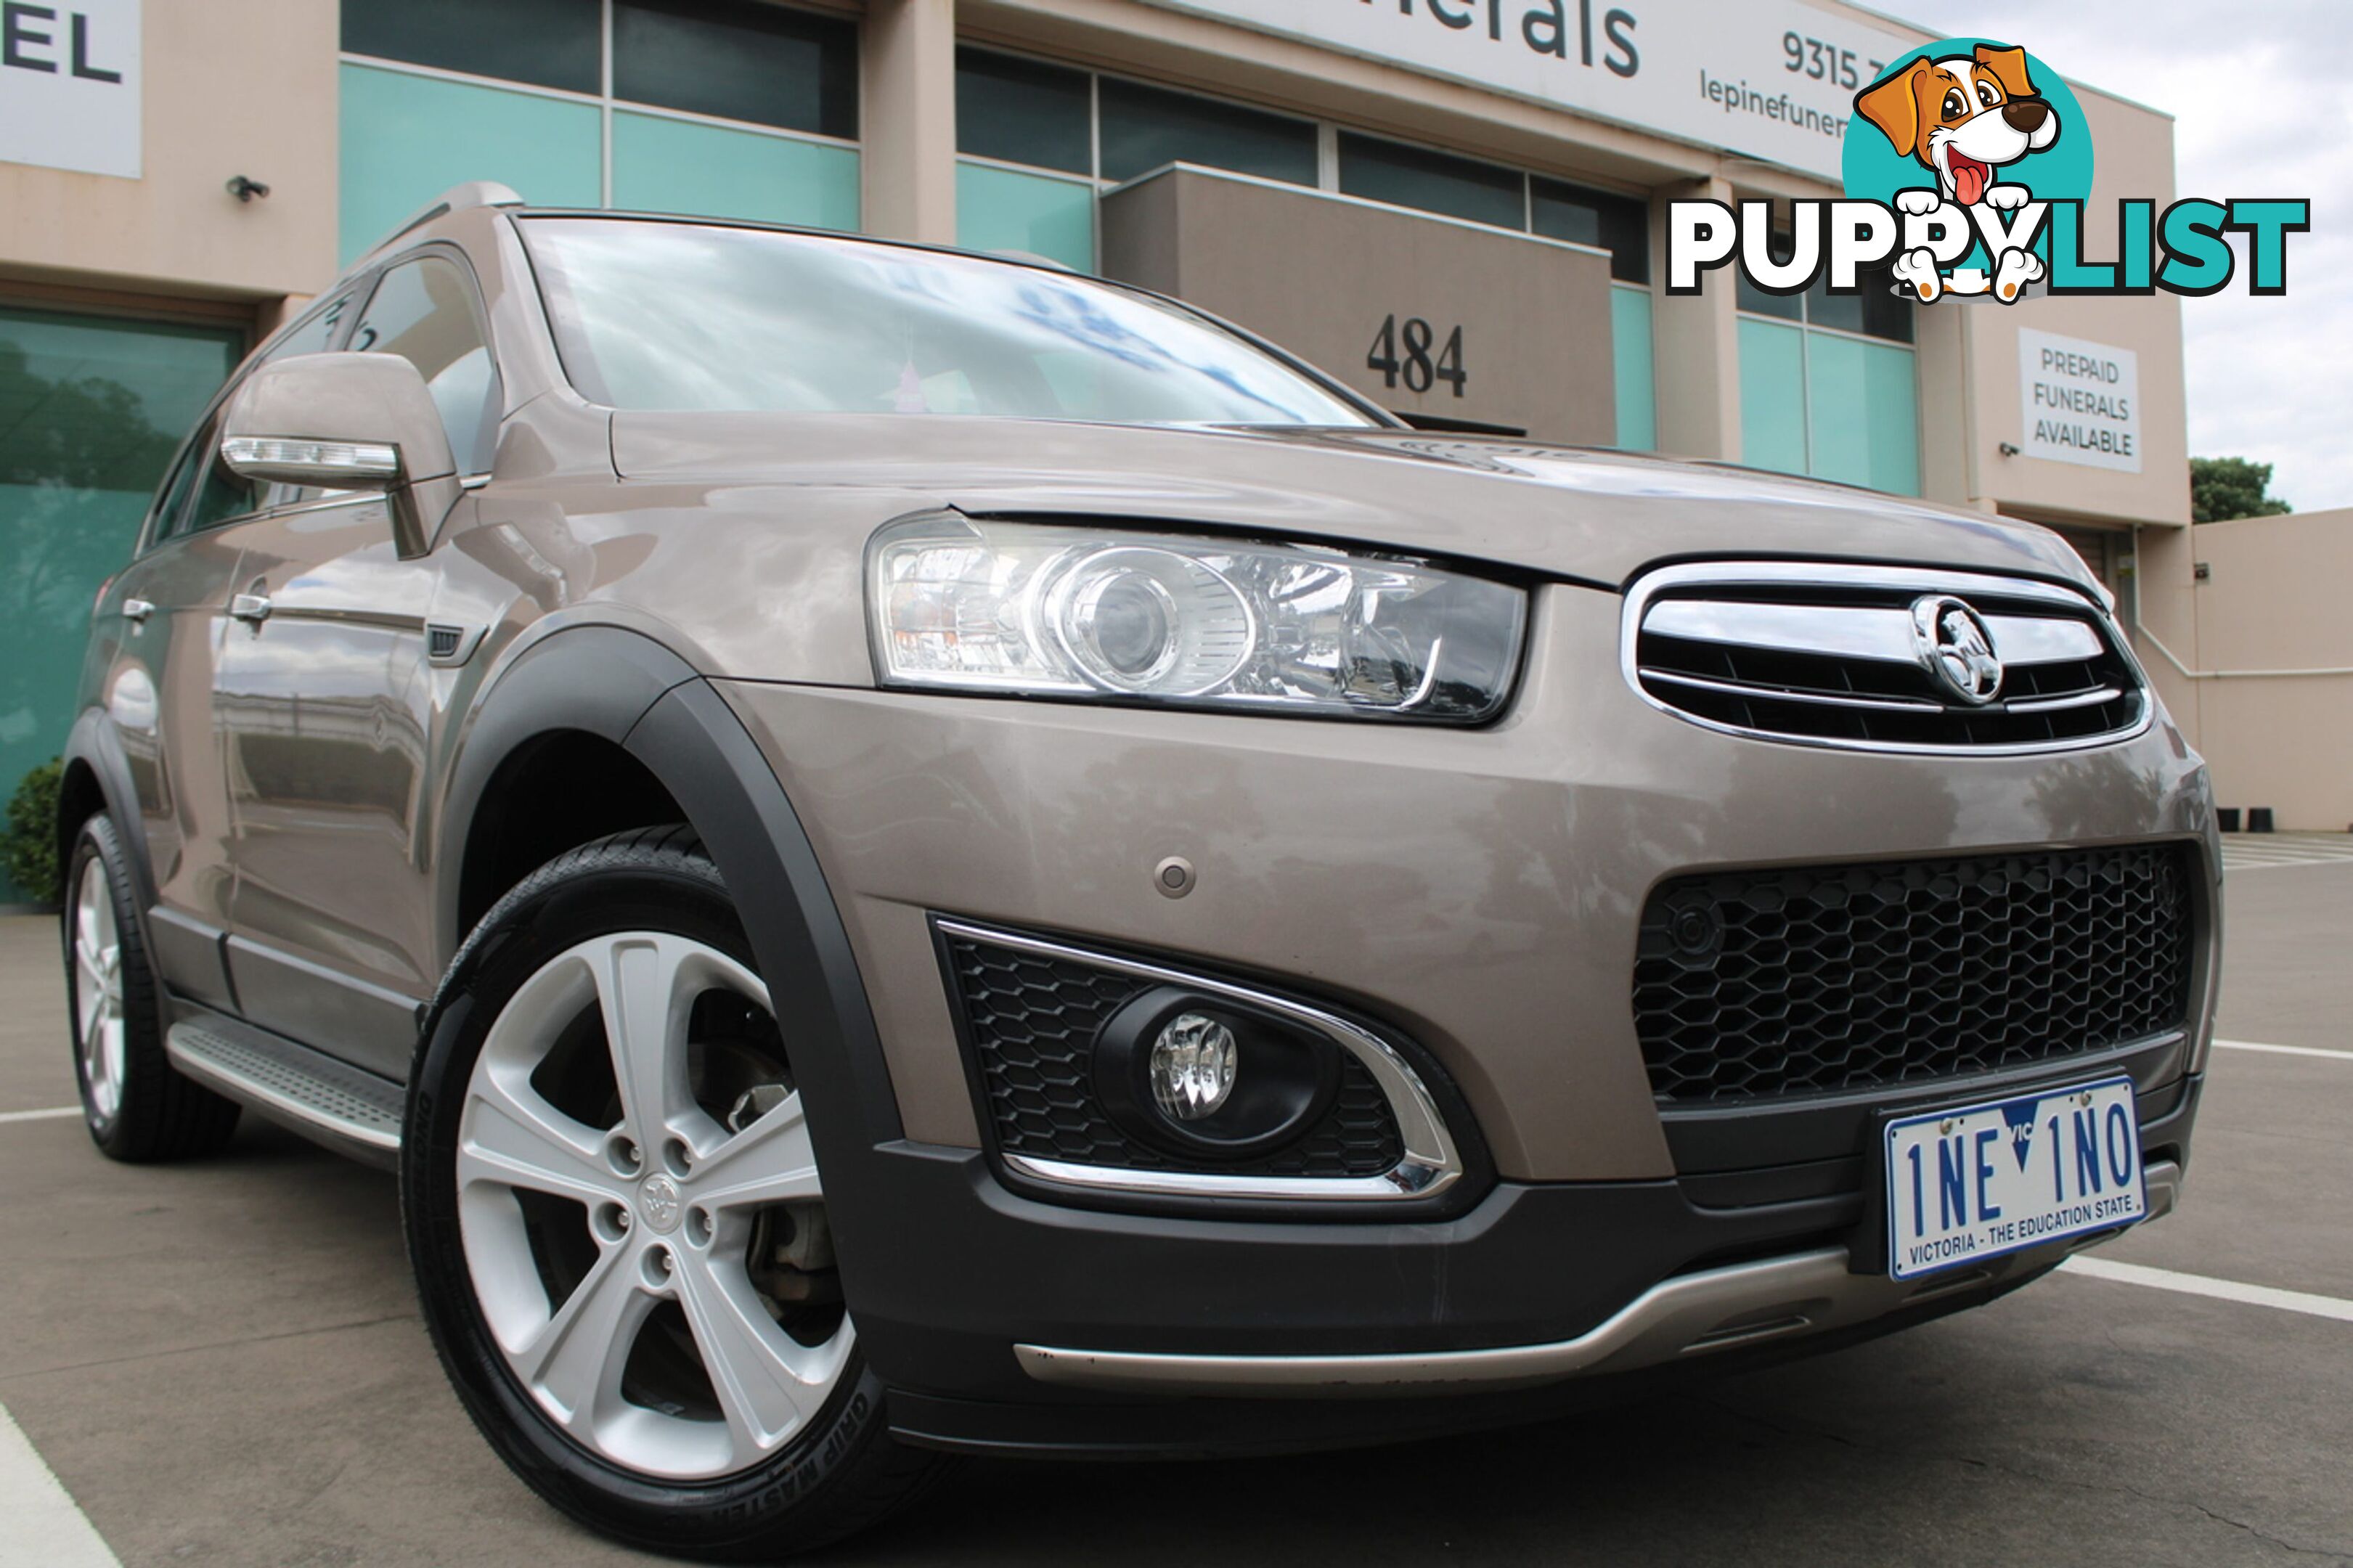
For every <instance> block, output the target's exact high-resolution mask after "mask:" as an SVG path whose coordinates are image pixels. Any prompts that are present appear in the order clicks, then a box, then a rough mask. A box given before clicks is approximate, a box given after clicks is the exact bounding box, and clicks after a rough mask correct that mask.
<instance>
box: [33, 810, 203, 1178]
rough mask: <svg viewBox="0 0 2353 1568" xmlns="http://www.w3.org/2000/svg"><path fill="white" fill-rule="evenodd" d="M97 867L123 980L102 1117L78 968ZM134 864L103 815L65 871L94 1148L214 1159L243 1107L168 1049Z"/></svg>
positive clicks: (74, 1015)
mask: <svg viewBox="0 0 2353 1568" xmlns="http://www.w3.org/2000/svg"><path fill="white" fill-rule="evenodd" d="M93 860H94V861H96V862H97V863H98V865H99V868H100V875H101V876H102V877H103V879H104V880H105V883H106V896H107V898H108V899H109V900H111V901H112V903H113V905H114V931H115V941H116V942H117V943H118V944H119V945H120V949H121V960H120V963H121V975H122V1083H121V1100H120V1101H119V1103H118V1105H117V1108H116V1110H115V1113H114V1114H113V1115H112V1116H111V1117H109V1116H103V1115H100V1112H99V1110H98V1108H97V1106H96V1105H95V1104H94V1103H93V1102H92V1100H91V1099H90V1074H89V1071H88V1068H87V1066H86V1064H85V1063H84V1061H83V1058H82V1038H81V976H80V973H79V970H78V969H77V968H76V966H75V963H74V938H75V935H76V932H75V929H74V928H75V922H76V921H77V920H78V919H79V910H80V907H81V879H82V875H83V870H84V868H86V867H88V866H89V865H90V862H92V861H93ZM131 885H132V884H131V862H130V858H129V854H128V852H127V851H126V850H125V849H124V847H123V843H122V834H121V829H119V828H117V827H116V826H115V825H114V821H113V819H112V818H111V817H110V816H106V815H105V814H104V813H103V812H101V813H100V814H99V815H97V816H92V817H91V818H90V820H88V821H87V822H85V823H83V824H82V826H81V830H80V832H79V833H78V834H76V835H75V837H74V848H73V855H72V857H71V858H70V859H69V862H68V865H67V868H66V884H65V910H64V912H63V914H62V915H61V916H60V917H59V923H60V926H61V929H62V932H63V936H64V945H65V970H66V1032H67V1035H68V1037H69V1038H70V1039H71V1040H72V1042H73V1058H74V1083H75V1085H76V1087H78V1088H79V1090H80V1091H81V1108H82V1119H83V1121H84V1122H85V1123H86V1124H87V1125H88V1126H89V1128H90V1141H91V1142H94V1143H96V1144H97V1145H98V1146H99V1148H100V1151H101V1152H104V1153H106V1154H107V1155H108V1156H110V1157H111V1158H113V1159H117V1160H128V1161H144V1160H160V1159H172V1158H176V1157H178V1156H181V1155H186V1154H201V1153H206V1152H210V1151H212V1150H213V1149H216V1148H217V1147H218V1146H219V1145H220V1144H222V1143H224V1142H227V1139H228V1136H229V1134H230V1133H231V1132H232V1131H235V1129H236V1126H237V1106H236V1105H235V1104H234V1103H232V1102H231V1101H228V1100H223V1099H222V1098H221V1097H220V1096H218V1095H216V1094H215V1093H213V1092H212V1091H211V1090H210V1089H206V1088H205V1087H204V1086H202V1085H201V1084H198V1083H195V1082H194V1081H192V1080H191V1079H187V1078H185V1077H184V1076H183V1075H182V1074H181V1073H180V1071H179V1069H178V1068H174V1067H173V1066H172V1062H171V1058H170V1057H169V1056H168V1055H167V1054H166V1053H165V1051H164V1015H163V990H162V988H161V986H159V985H158V984H156V980H155V972H154V969H153V965H152V964H150V963H149V962H148V958H147V947H146V942H145V938H144V934H143V930H142V927H141V925H140V923H139V914H138V910H137V908H136V907H135V905H134V903H133V901H132V896H131V891H130V889H131Z"/></svg>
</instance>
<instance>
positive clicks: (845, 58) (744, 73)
mask: <svg viewBox="0 0 2353 1568" xmlns="http://www.w3.org/2000/svg"><path fill="white" fill-rule="evenodd" d="M613 96H614V97H616V98H624V99H628V100H630V101H631V102H635V103H650V104H653V105H655V106H656V107H658V108H661V109H683V110H688V111H689V112H691V113H694V114H713V115H717V116H719V117H720V118H721V119H723V120H745V121H751V122H752V123H753V124H754V125H776V126H781V127H783V128H784V129H785V130H787V131H813V132H817V133H818V134H819V135H823V136H839V137H841V138H843V139H844V140H850V139H853V138H855V137H856V136H857V134H858V24H857V23H856V22H854V21H849V20H847V19H845V18H842V17H839V16H811V15H810V14H808V13H807V12H806V11H788V10H786V9H785V8H784V7H782V6H779V5H766V4H764V3H761V0H663V3H662V4H660V5H649V4H644V3H642V0H617V3H616V4H615V5H614V6H613Z"/></svg>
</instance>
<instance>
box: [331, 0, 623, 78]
mask: <svg viewBox="0 0 2353 1568" xmlns="http://www.w3.org/2000/svg"><path fill="white" fill-rule="evenodd" d="M603 29H604V23H603V20H602V16H601V14H600V6H599V5H598V0H343V48H344V49H345V50H346V51H347V52H349V53H351V54H354V55H374V56H375V57H376V58H379V59H387V60H406V61H407V62H408V63H409V64H411V65H420V66H438V67H440V68H442V69H444V70H453V71H464V72H466V73H467V74H468V75H469V76H494V77H498V78H500V79H502V80H506V81H527V82H530V83H531V84H533V86H535V87H560V88H564V89H567V90H569V91H572V92H595V91H596V89H597V83H598V78H599V75H600V74H601V73H600V72H599V70H598V68H597V59H598V55H599V52H600V50H601V49H602V47H603V46H602V45H601V43H600V42H599V37H600V35H601V34H602V32H603Z"/></svg>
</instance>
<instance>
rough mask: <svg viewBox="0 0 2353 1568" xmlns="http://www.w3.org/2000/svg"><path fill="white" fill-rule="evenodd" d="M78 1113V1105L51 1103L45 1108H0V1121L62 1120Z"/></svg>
mask: <svg viewBox="0 0 2353 1568" xmlns="http://www.w3.org/2000/svg"><path fill="white" fill-rule="evenodd" d="M80 1114H81V1107H80V1106H79V1105H53V1106H51V1107H49V1109H48V1110H0V1121H64V1120H65V1119H66V1118H67V1117H69V1116H79V1115H80Z"/></svg>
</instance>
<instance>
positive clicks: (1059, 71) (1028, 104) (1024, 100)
mask: <svg viewBox="0 0 2353 1568" xmlns="http://www.w3.org/2000/svg"><path fill="white" fill-rule="evenodd" d="M1093 113H1094V110H1093V107H1092V94H1091V93H1090V92H1089V90H1088V87H1087V76H1086V73H1085V72H1084V71H1074V70H1064V69H1063V68H1061V67H1060V66H1049V65H1040V64H1039V63H1038V62H1037V61H1035V60H1018V59H1015V58H1012V57H1011V56H1009V55H992V54H988V53H986V52H985V51H983V50H979V49H958V50H957V51H956V151H957V152H959V153H971V154H972V155H973V156H974V157H976V158H996V159H999V160H1001V161H1002V162H1005V163H1032V164H1035V165H1037V166H1038V167H1039V168H1041V169H1067V170H1069V171H1070V172H1071V174H1089V173H1092V171H1093V168H1094V136H1093V133H1092V131H1091V129H1090V127H1091V125H1092V116H1093Z"/></svg>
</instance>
